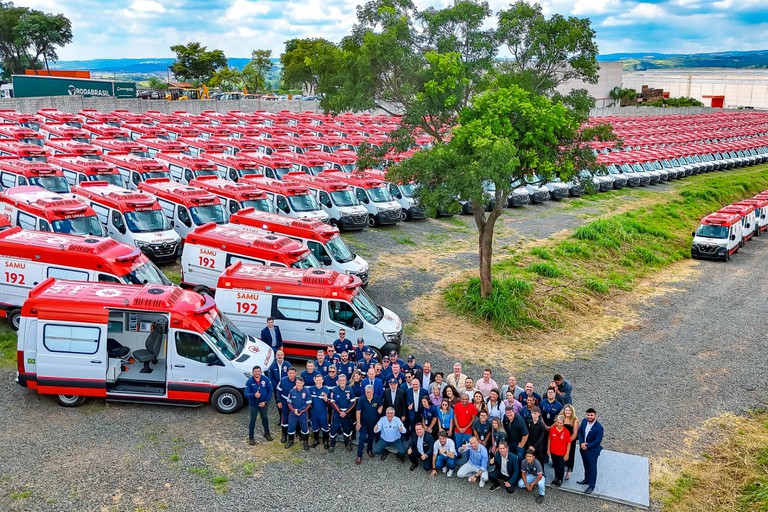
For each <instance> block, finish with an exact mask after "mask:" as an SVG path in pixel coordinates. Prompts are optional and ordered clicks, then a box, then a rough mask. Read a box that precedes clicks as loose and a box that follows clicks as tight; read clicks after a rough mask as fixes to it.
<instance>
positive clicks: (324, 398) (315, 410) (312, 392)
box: [309, 375, 331, 450]
mask: <svg viewBox="0 0 768 512" xmlns="http://www.w3.org/2000/svg"><path fill="white" fill-rule="evenodd" d="M330 395H331V390H330V389H328V388H327V387H325V386H324V385H323V376H322V375H315V385H314V386H312V387H311V388H309V397H310V399H311V400H312V409H311V413H310V419H311V421H312V437H313V441H312V448H316V447H317V445H319V444H320V433H321V432H322V434H323V446H324V447H325V449H326V450H327V449H328V433H329V432H330V428H329V427H328V397H329V396H330Z"/></svg>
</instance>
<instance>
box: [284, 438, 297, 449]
mask: <svg viewBox="0 0 768 512" xmlns="http://www.w3.org/2000/svg"><path fill="white" fill-rule="evenodd" d="M294 444H295V443H294V442H293V439H289V440H288V442H287V443H285V449H286V450H287V449H289V448H290V447H291V446H293V445H294Z"/></svg>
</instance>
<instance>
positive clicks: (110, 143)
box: [91, 139, 149, 158]
mask: <svg viewBox="0 0 768 512" xmlns="http://www.w3.org/2000/svg"><path fill="white" fill-rule="evenodd" d="M91 144H93V145H94V146H96V147H98V148H99V149H101V153H102V154H103V155H108V154H110V153H116V154H125V155H136V156H140V157H144V158H149V152H148V151H147V148H146V147H144V146H142V145H141V144H139V143H138V142H134V141H132V140H122V139H93V140H91Z"/></svg>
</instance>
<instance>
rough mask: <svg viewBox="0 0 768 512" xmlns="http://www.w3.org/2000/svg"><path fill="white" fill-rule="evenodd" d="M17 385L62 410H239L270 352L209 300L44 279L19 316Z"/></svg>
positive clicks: (171, 291) (171, 290)
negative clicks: (137, 406) (254, 371)
mask: <svg viewBox="0 0 768 512" xmlns="http://www.w3.org/2000/svg"><path fill="white" fill-rule="evenodd" d="M17 350H18V352H17V353H18V358H17V361H18V366H17V371H18V376H17V382H18V383H19V384H20V385H21V386H23V387H26V388H29V389H30V390H32V391H35V392H37V393H38V394H41V395H43V394H47V395H54V396H55V397H56V400H57V401H58V403H59V404H60V405H62V406H65V407H75V406H78V405H80V404H82V403H83V402H84V401H85V399H86V397H96V398H106V399H107V400H113V401H121V402H140V403H152V404H175V405H191V404H204V403H210V404H211V405H212V406H213V408H214V409H216V410H217V411H218V412H221V413H233V412H236V411H237V410H239V409H240V408H241V407H242V405H243V388H244V387H245V383H246V381H247V380H248V377H249V376H250V374H251V368H253V367H254V366H256V365H259V366H261V367H262V368H267V367H268V366H269V365H270V364H271V362H272V359H273V353H272V349H270V348H269V347H268V346H266V345H265V344H264V343H263V342H261V341H259V340H258V339H256V338H254V337H252V336H249V335H247V334H245V333H243V332H242V331H241V330H240V329H239V328H238V327H237V326H235V325H234V324H233V323H232V322H231V321H229V319H228V318H227V317H226V316H224V315H223V314H222V313H221V312H220V311H219V310H218V309H217V307H216V304H215V303H214V302H213V299H212V298H211V297H203V296H201V295H199V294H196V293H194V292H191V291H185V290H182V289H180V288H176V287H173V286H160V285H156V284H150V285H146V286H128V285H119V284H111V283H83V282H77V281H58V280H55V279H47V280H46V281H44V282H42V283H40V284H39V285H38V286H37V287H36V288H35V289H34V290H32V291H31V292H30V294H29V299H27V301H26V302H25V303H24V307H23V308H22V312H21V321H20V325H19V336H18V347H17Z"/></svg>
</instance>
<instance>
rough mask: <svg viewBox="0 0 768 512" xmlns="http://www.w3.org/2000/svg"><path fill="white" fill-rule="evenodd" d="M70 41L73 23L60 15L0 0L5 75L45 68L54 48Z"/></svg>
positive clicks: (0, 40) (53, 58) (53, 56)
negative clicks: (28, 69) (0, 0)
mask: <svg viewBox="0 0 768 512" xmlns="http://www.w3.org/2000/svg"><path fill="white" fill-rule="evenodd" d="M71 42H72V23H71V22H70V21H69V19H67V18H66V17H65V16H64V15H63V14H52V13H44V12H42V11H38V10H35V9H30V8H28V7H16V6H15V5H14V4H13V3H12V2H0V58H2V63H3V71H4V76H5V77H6V78H7V77H8V76H10V75H12V74H17V73H23V72H24V70H25V69H27V68H30V69H41V68H43V67H45V68H46V69H48V64H49V62H55V61H56V60H58V58H59V57H58V55H57V53H56V50H57V49H58V48H60V47H62V46H65V45H67V44H69V43H71Z"/></svg>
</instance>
